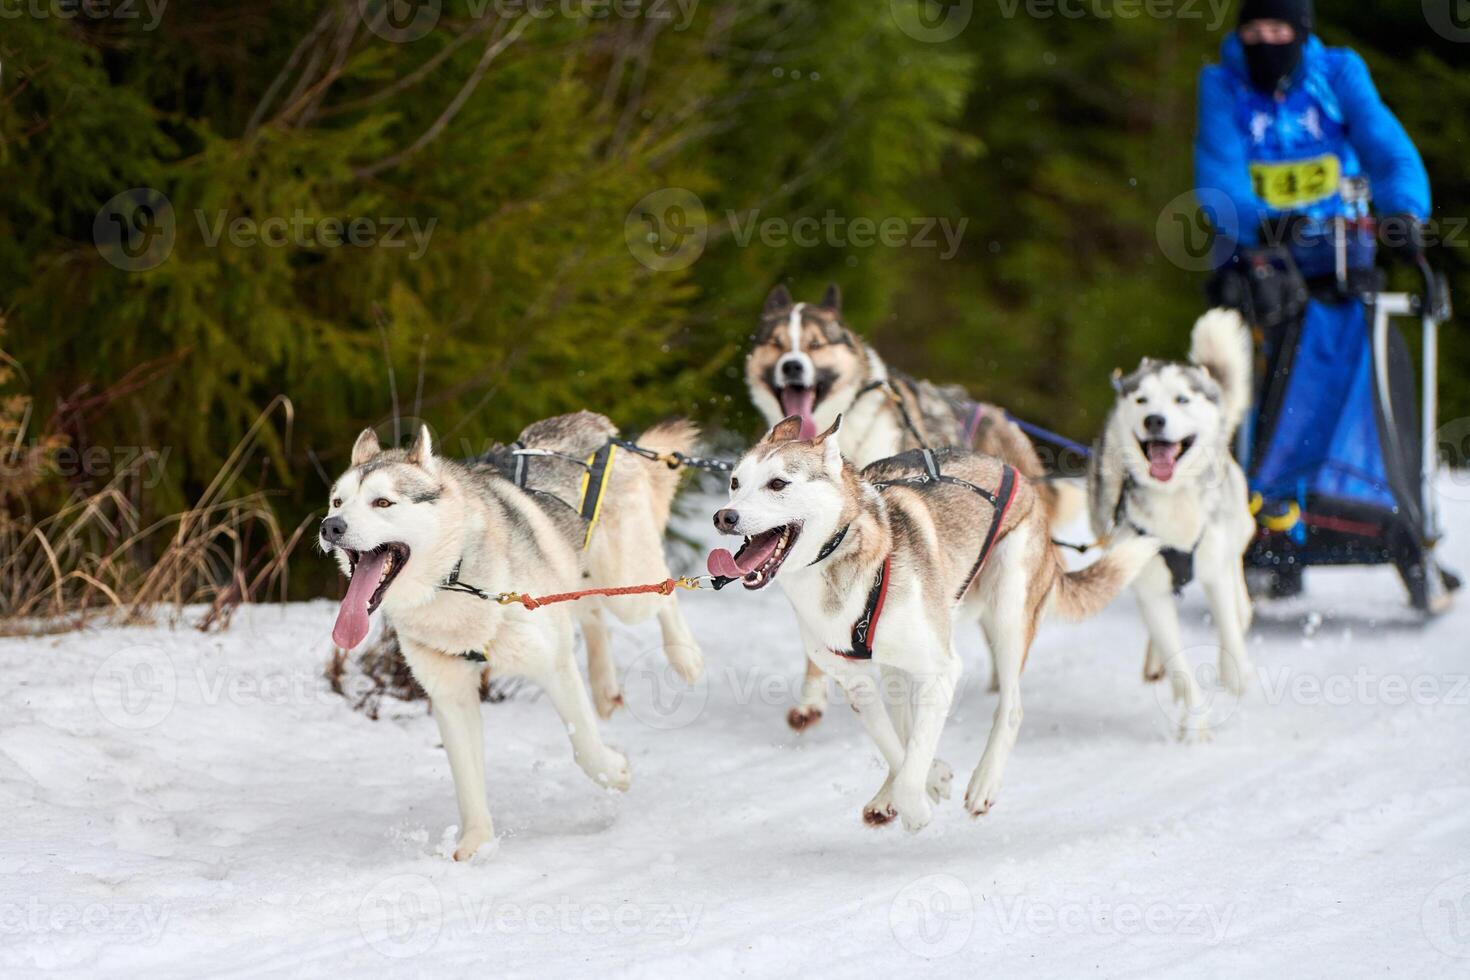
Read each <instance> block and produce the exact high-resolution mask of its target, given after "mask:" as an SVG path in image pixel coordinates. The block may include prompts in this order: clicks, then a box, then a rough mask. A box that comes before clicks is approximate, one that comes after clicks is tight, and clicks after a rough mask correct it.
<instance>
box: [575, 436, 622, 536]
mask: <svg viewBox="0 0 1470 980" xmlns="http://www.w3.org/2000/svg"><path fill="white" fill-rule="evenodd" d="M617 448H618V447H617V446H615V445H613V444H612V443H608V444H607V445H606V446H603V447H602V448H601V449H599V450H598V451H597V452H595V453H593V454H592V455H591V456H589V457H587V472H586V474H585V475H584V476H583V477H582V505H581V507H579V508H578V510H580V512H581V514H582V519H583V520H585V521H586V522H587V534H586V536H585V537H583V538H582V550H583V551H586V550H587V546H588V545H590V544H591V543H592V529H593V528H595V527H597V518H598V517H600V516H601V515H602V495H603V492H604V491H606V490H607V481H608V477H610V476H612V464H613V455H614V454H615V453H616V452H617Z"/></svg>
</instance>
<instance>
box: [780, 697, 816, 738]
mask: <svg viewBox="0 0 1470 980" xmlns="http://www.w3.org/2000/svg"><path fill="white" fill-rule="evenodd" d="M821 720H822V709H821V708H818V707H815V706H814V705H810V704H804V705H801V706H800V707H796V708H792V709H791V710H790V711H788V712H786V724H788V725H790V726H791V730H792V731H795V732H804V731H806V730H807V729H808V728H813V727H815V726H816V724H817V722H819V721H821Z"/></svg>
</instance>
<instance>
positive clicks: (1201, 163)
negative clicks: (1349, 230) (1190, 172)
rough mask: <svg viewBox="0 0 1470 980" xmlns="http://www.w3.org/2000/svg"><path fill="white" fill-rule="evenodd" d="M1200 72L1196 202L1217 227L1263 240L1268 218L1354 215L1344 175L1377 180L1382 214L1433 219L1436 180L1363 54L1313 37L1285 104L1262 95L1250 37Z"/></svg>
mask: <svg viewBox="0 0 1470 980" xmlns="http://www.w3.org/2000/svg"><path fill="white" fill-rule="evenodd" d="M1220 60H1221V63H1220V64H1218V65H1211V66H1209V67H1207V68H1205V69H1204V71H1203V72H1201V74H1200V92H1199V129H1198V131H1197V132H1196V134H1195V155H1194V160H1195V187H1196V196H1197V197H1198V198H1199V200H1200V203H1201V205H1202V206H1203V207H1204V209H1205V211H1206V213H1207V214H1209V215H1210V220H1211V221H1212V223H1213V224H1214V225H1215V228H1216V230H1217V231H1218V232H1219V233H1220V234H1221V235H1222V236H1223V237H1224V238H1227V239H1230V240H1232V241H1234V242H1236V243H1238V244H1239V245H1242V246H1253V245H1256V244H1258V243H1259V240H1260V227H1261V222H1262V220H1263V219H1274V218H1279V217H1281V216H1282V215H1284V214H1302V215H1306V216H1307V217H1310V218H1319V219H1320V218H1330V217H1335V216H1338V215H1341V214H1344V213H1345V212H1346V210H1347V205H1345V204H1344V202H1343V199H1342V197H1341V195H1340V194H1339V186H1340V184H1341V180H1342V178H1345V177H1356V176H1364V175H1365V176H1367V178H1368V179H1369V181H1370V183H1371V187H1372V194H1373V202H1374V209H1375V210H1376V211H1377V212H1378V213H1379V214H1410V215H1413V216H1415V217H1417V218H1419V219H1420V220H1421V221H1423V220H1427V219H1428V217H1429V204H1430V202H1429V177H1428V175H1427V174H1426V173H1425V171H1424V161H1423V160H1422V159H1420V157H1419V151H1418V150H1417V149H1415V148H1414V144H1413V142H1412V141H1411V140H1410V139H1409V135H1408V133H1406V132H1405V131H1404V127H1403V125H1402V124H1401V123H1400V122H1399V121H1398V119H1397V118H1396V117H1395V116H1394V114H1393V113H1392V112H1390V111H1389V109H1388V107H1387V106H1386V105H1384V104H1383V99H1382V98H1380V97H1379V95H1378V89H1377V88H1376V87H1375V86H1374V84H1373V79H1372V77H1371V76H1370V75H1369V74H1368V66H1367V65H1366V64H1364V62H1363V59H1362V58H1361V57H1360V56H1359V55H1358V54H1357V52H1355V51H1351V50H1348V49H1347V48H1329V47H1326V46H1325V45H1323V44H1322V42H1321V41H1320V40H1318V39H1317V37H1316V36H1315V35H1314V36H1312V37H1309V38H1308V39H1307V43H1306V46H1305V48H1304V50H1303V52H1302V61H1301V64H1300V65H1298V66H1297V70H1296V72H1295V74H1293V76H1292V78H1291V82H1290V84H1289V86H1288V87H1287V90H1286V97H1285V99H1284V100H1282V101H1280V102H1278V101H1277V100H1276V99H1275V98H1274V97H1272V96H1270V95H1267V94H1265V93H1263V92H1261V91H1259V90H1257V89H1256V88H1255V87H1254V86H1252V85H1251V83H1250V76H1249V74H1248V73H1247V71H1246V65H1245V52H1244V50H1243V46H1242V45H1241V43H1240V38H1239V37H1238V36H1237V35H1235V34H1234V33H1231V34H1230V35H1229V36H1228V37H1226V38H1225V42H1224V44H1223V45H1222V46H1221V49H1220Z"/></svg>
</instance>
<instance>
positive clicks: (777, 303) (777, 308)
mask: <svg viewBox="0 0 1470 980" xmlns="http://www.w3.org/2000/svg"><path fill="white" fill-rule="evenodd" d="M789 309H791V290H789V289H787V288H786V284H785V283H782V284H781V285H779V286H777V287H776V288H775V289H773V290H771V291H770V293H769V294H767V296H766V308H765V310H764V312H765V313H766V315H768V316H769V315H770V314H772V313H780V312H781V311H782V310H789Z"/></svg>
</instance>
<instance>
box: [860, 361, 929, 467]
mask: <svg viewBox="0 0 1470 980" xmlns="http://www.w3.org/2000/svg"><path fill="white" fill-rule="evenodd" d="M880 388H885V389H887V391H888V395H889V397H891V398H892V399H893V404H894V405H895V406H896V407H897V408H898V414H899V417H900V418H901V419H902V420H903V427H904V428H905V429H908V430H909V434H910V435H911V436H913V437H914V441H916V442H917V443H918V444H919V448H920V449H924V450H927V449H928V448H929V440H927V439H925V438H924V434H923V433H922V432H920V431H919V427H918V426H917V425H915V424H914V419H913V416H911V415H910V414H909V408H908V406H907V405H905V404H904V400H903V393H902V392H900V391H899V390H898V389H897V388H895V387H894V386H893V382H891V381H889V380H887V379H886V378H879V379H878V380H876V381H869V382H868V383H867V384H865V385H863V386H862V388H860V389H859V390H858V393H857V398H854V399H853V401H857V399H858V398H861V397H863V396H864V395H866V394H868V393H869V392H873V391H877V390H878V389H880Z"/></svg>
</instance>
